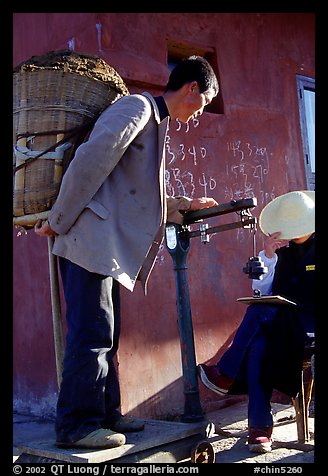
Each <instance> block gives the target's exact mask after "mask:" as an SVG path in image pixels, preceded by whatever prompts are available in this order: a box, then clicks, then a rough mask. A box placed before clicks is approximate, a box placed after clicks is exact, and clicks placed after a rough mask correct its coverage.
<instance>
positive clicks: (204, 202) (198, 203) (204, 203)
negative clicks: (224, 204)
mask: <svg viewBox="0 0 328 476" xmlns="http://www.w3.org/2000/svg"><path fill="white" fill-rule="evenodd" d="M217 205H218V202H217V201H216V200H214V198H208V197H200V198H193V199H192V202H191V205H190V208H189V211H192V210H203V208H210V207H216V206H217Z"/></svg>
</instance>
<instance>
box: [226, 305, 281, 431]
mask: <svg viewBox="0 0 328 476" xmlns="http://www.w3.org/2000/svg"><path fill="white" fill-rule="evenodd" d="M277 312H278V308H277V306H271V305H269V304H252V305H250V306H248V308H247V310H246V313H245V316H244V318H243V320H242V322H241V324H240V326H239V328H238V330H237V332H236V335H235V338H234V340H233V342H232V344H231V346H230V347H229V349H228V350H227V351H226V352H225V353H224V355H223V356H222V357H221V359H220V360H219V362H218V363H217V366H218V368H219V369H220V371H221V372H222V373H223V374H225V375H227V376H228V377H230V378H232V379H233V380H235V381H236V382H238V381H245V382H246V387H247V394H248V425H249V426H250V427H262V428H263V427H268V426H272V425H273V419H272V412H271V402H270V400H271V397H272V392H273V388H272V386H270V384H268V383H264V382H263V379H261V369H262V365H263V359H265V358H266V352H267V342H268V338H269V335H270V327H271V325H272V324H273V323H274V320H275V316H276V314H277Z"/></svg>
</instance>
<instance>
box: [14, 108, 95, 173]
mask: <svg viewBox="0 0 328 476" xmlns="http://www.w3.org/2000/svg"><path fill="white" fill-rule="evenodd" d="M97 119H98V116H97V117H94V118H93V119H92V120H91V121H88V122H87V123H86V124H84V125H83V126H78V127H74V128H72V129H67V130H60V131H46V132H35V133H30V132H27V133H26V134H19V135H17V138H18V139H20V138H22V137H31V136H41V135H51V134H56V135H58V133H67V135H66V137H64V138H63V139H61V140H59V141H57V142H56V143H55V144H53V145H51V146H50V147H47V148H46V149H45V150H44V151H42V152H38V151H36V152H37V155H35V156H32V157H28V158H27V159H26V160H25V162H24V163H23V164H20V165H17V166H16V167H14V174H15V173H16V172H17V171H18V170H20V169H22V168H23V167H26V166H27V165H28V164H29V163H31V162H34V161H35V160H36V159H38V158H39V157H43V156H44V155H45V154H48V152H50V151H51V150H54V149H55V150H57V149H58V148H59V146H61V145H62V144H65V143H66V142H65V141H67V140H68V139H71V138H72V137H74V136H76V135H77V134H80V133H82V132H84V131H85V132H86V131H88V130H89V129H91V128H92V127H93V126H94V124H95V122H96V121H97ZM71 145H72V144H71ZM16 147H17V146H16ZM31 155H32V154H31ZM55 158H57V159H58V157H55Z"/></svg>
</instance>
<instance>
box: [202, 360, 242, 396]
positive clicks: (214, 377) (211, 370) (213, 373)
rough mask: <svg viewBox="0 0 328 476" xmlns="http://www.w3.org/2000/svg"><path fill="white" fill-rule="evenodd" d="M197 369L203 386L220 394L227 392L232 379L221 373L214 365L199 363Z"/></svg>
mask: <svg viewBox="0 0 328 476" xmlns="http://www.w3.org/2000/svg"><path fill="white" fill-rule="evenodd" d="M197 370H198V375H199V378H200V379H201V381H202V383H203V384H204V385H205V387H207V388H209V389H210V390H212V391H213V392H216V393H219V394H220V395H225V394H226V393H228V391H229V389H230V387H231V385H232V384H233V380H232V379H231V378H229V377H226V376H225V375H223V374H221V372H220V371H219V369H218V368H217V366H216V365H206V364H199V365H198V366H197Z"/></svg>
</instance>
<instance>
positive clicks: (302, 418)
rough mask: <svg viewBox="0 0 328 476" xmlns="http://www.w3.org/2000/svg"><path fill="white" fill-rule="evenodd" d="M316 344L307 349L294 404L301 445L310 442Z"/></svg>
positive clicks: (293, 400)
mask: <svg viewBox="0 0 328 476" xmlns="http://www.w3.org/2000/svg"><path fill="white" fill-rule="evenodd" d="M313 362H314V342H313V344H311V345H309V346H307V347H306V348H305V357H304V360H303V368H302V384H301V389H300V391H299V393H298V394H297V396H296V397H294V398H292V402H293V405H294V408H295V413H296V425H297V438H298V441H299V442H300V443H308V442H309V441H310V431H309V405H310V401H311V397H312V390H313V383H314V380H313V369H312V364H313Z"/></svg>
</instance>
